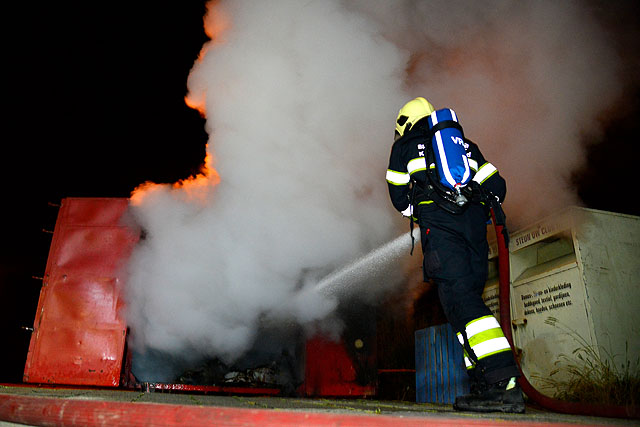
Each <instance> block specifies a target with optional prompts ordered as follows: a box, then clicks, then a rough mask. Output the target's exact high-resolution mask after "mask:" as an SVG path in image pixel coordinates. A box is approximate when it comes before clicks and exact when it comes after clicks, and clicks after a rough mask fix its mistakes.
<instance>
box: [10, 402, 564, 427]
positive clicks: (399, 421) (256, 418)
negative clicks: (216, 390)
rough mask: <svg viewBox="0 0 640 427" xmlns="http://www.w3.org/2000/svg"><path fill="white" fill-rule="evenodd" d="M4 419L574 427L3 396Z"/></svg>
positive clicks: (111, 425)
mask: <svg viewBox="0 0 640 427" xmlns="http://www.w3.org/2000/svg"><path fill="white" fill-rule="evenodd" d="M0 420H4V421H10V422H15V423H23V424H31V425H38V426H88V427H90V426H109V427H116V426H178V425H187V426H194V427H195V426H250V425H259V426H340V427H350V426H353V427H356V426H372V427H376V426H381V427H390V426H394V427H396V426H400V427H403V426H407V427H410V426H425V425H429V426H459V425H461V424H464V425H468V426H476V427H482V426H495V425H496V424H499V425H500V426H501V427H508V426H522V425H528V426H539V427H543V426H545V427H549V426H551V425H557V426H569V424H550V423H547V422H545V423H542V422H533V423H532V422H531V421H530V420H528V419H527V420H524V419H523V420H521V421H517V420H514V421H510V420H492V419H473V418H465V419H461V418H455V419H454V418H441V417H439V416H430V417H428V418H426V417H419V416H416V417H413V416H411V417H402V416H389V415H357V414H336V413H327V412H307V411H292V410H277V409H245V408H228V407H207V406H181V405H165V404H157V403H132V402H124V403H123V402H110V401H92V400H71V399H56V398H41V397H32V396H9V395H0Z"/></svg>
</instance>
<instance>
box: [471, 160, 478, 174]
mask: <svg viewBox="0 0 640 427" xmlns="http://www.w3.org/2000/svg"><path fill="white" fill-rule="evenodd" d="M469 167H470V168H471V170H472V171H474V172H476V171H477V170H478V162H476V161H475V160H473V159H469Z"/></svg>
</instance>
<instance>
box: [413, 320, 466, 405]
mask: <svg viewBox="0 0 640 427" xmlns="http://www.w3.org/2000/svg"><path fill="white" fill-rule="evenodd" d="M415 349H416V350H415V351H416V402H418V403H427V402H429V403H453V402H454V401H455V398H456V396H459V395H462V394H466V393H468V392H469V377H468V376H467V373H466V369H465V366H464V359H463V357H464V356H463V352H462V346H461V345H460V343H459V342H458V339H457V337H456V334H455V332H454V330H453V328H452V327H451V325H450V324H448V323H447V324H444V325H438V326H432V327H430V328H426V329H420V330H418V331H416V332H415Z"/></svg>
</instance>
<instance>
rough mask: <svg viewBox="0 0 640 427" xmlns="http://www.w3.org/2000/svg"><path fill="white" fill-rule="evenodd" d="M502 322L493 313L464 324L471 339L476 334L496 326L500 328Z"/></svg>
mask: <svg viewBox="0 0 640 427" xmlns="http://www.w3.org/2000/svg"><path fill="white" fill-rule="evenodd" d="M499 327H500V324H499V323H498V320H497V319H496V318H495V317H493V316H492V315H490V314H489V315H487V316H482V317H478V318H477V319H473V320H472V321H471V322H469V323H467V324H466V325H465V326H464V331H465V332H466V333H467V338H468V339H471V337H473V336H474V335H476V334H478V333H480V332H483V331H486V330H489V329H494V328H499Z"/></svg>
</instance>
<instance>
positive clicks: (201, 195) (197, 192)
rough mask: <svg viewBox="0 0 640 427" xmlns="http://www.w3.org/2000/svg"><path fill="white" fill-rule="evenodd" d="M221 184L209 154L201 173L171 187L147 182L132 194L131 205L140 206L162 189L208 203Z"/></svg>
mask: <svg viewBox="0 0 640 427" xmlns="http://www.w3.org/2000/svg"><path fill="white" fill-rule="evenodd" d="M219 182H220V175H219V174H218V172H217V171H216V170H215V169H214V168H213V157H212V156H211V154H210V153H208V152H207V155H206V157H205V162H204V165H203V166H202V169H201V171H200V173H198V174H197V175H195V176H190V177H189V178H186V179H181V180H180V181H178V182H176V183H173V184H171V185H170V187H169V186H168V185H167V184H156V183H153V182H149V181H147V182H145V183H143V184H141V185H139V186H137V187H136V188H135V189H134V190H133V192H132V194H131V199H130V200H131V204H132V205H134V206H138V205H140V204H142V203H143V200H144V199H145V198H146V197H148V196H149V195H151V194H152V193H154V192H155V191H162V189H165V190H166V189H168V188H169V189H170V190H171V193H172V194H173V195H174V196H176V197H180V198H182V199H185V200H186V201H189V202H197V203H202V204H204V203H206V202H207V201H208V200H209V199H210V198H209V195H210V194H211V193H212V192H213V188H214V187H215V186H216V185H217V184H218V183H219Z"/></svg>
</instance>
